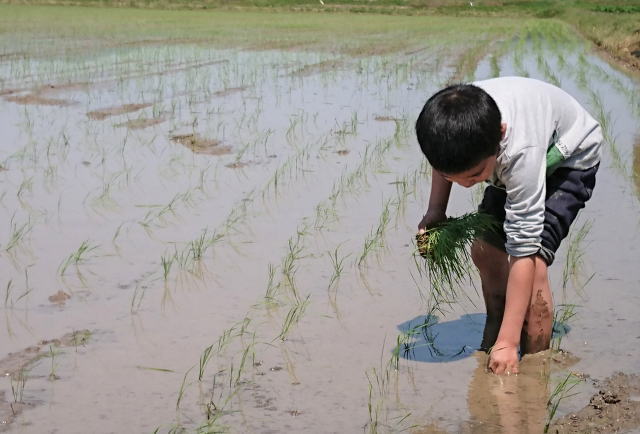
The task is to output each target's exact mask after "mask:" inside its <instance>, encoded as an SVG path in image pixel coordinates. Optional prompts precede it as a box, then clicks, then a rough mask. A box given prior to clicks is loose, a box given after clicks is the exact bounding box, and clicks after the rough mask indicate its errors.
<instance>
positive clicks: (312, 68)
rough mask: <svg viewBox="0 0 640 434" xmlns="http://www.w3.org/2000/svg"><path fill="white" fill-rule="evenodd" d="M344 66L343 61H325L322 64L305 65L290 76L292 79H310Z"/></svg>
mask: <svg viewBox="0 0 640 434" xmlns="http://www.w3.org/2000/svg"><path fill="white" fill-rule="evenodd" d="M343 64H344V62H343V61H342V60H324V61H322V62H318V63H314V64H310V65H305V66H303V67H302V68H300V69H297V70H296V71H293V72H292V73H291V74H289V75H290V76H291V77H308V76H310V75H313V74H319V73H322V72H327V71H334V70H336V69H337V68H339V67H341V66H342V65H343Z"/></svg>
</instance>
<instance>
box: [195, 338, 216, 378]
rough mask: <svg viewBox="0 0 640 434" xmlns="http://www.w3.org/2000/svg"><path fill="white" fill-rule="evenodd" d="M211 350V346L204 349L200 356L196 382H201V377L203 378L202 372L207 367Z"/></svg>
mask: <svg viewBox="0 0 640 434" xmlns="http://www.w3.org/2000/svg"><path fill="white" fill-rule="evenodd" d="M212 349H213V345H209V346H208V347H207V348H205V349H204V351H203V352H202V355H201V356H200V365H199V370H198V381H202V377H204V371H205V369H206V367H207V363H209V360H210V359H211V350H212Z"/></svg>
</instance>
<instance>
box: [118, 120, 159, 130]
mask: <svg viewBox="0 0 640 434" xmlns="http://www.w3.org/2000/svg"><path fill="white" fill-rule="evenodd" d="M165 121H166V119H164V118H150V119H147V118H141V119H131V120H129V121H127V122H123V123H121V124H116V127H126V128H128V129H130V130H143V129H145V128H149V127H152V126H154V125H158V124H161V123H163V122H165Z"/></svg>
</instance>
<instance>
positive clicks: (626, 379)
mask: <svg viewBox="0 0 640 434" xmlns="http://www.w3.org/2000/svg"><path fill="white" fill-rule="evenodd" d="M598 389H599V390H598V392H597V393H596V394H594V395H593V396H592V397H591V399H590V400H589V403H588V404H587V405H586V406H585V407H584V408H583V409H582V410H580V411H578V412H577V413H572V414H568V415H566V416H565V417H563V418H562V419H559V420H557V421H555V422H554V423H553V424H551V426H550V428H549V432H550V433H586V432H588V433H611V432H628V431H632V430H636V429H638V428H640V376H638V375H635V374H632V375H630V374H623V373H621V372H618V373H616V374H614V375H612V376H611V377H609V378H607V379H606V380H604V381H603V382H602V383H601V384H599V385H598Z"/></svg>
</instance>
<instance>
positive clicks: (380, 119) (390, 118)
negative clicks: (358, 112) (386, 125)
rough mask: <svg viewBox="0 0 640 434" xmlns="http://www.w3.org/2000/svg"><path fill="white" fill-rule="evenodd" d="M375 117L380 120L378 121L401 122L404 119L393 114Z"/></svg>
mask: <svg viewBox="0 0 640 434" xmlns="http://www.w3.org/2000/svg"><path fill="white" fill-rule="evenodd" d="M373 119H374V120H376V121H378V122H400V121H402V119H400V118H396V117H393V116H375V117H374V118H373Z"/></svg>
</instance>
